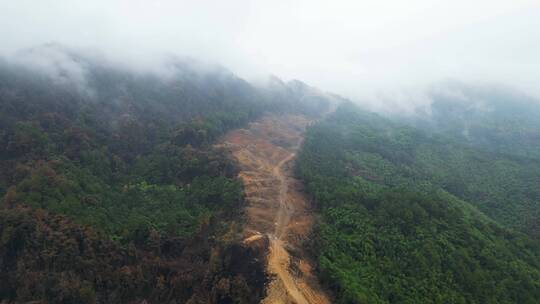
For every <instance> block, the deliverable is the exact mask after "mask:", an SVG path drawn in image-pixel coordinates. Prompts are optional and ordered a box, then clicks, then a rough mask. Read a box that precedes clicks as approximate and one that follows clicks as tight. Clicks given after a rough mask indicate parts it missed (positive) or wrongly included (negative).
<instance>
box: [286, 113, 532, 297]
mask: <svg viewBox="0 0 540 304" xmlns="http://www.w3.org/2000/svg"><path fill="white" fill-rule="evenodd" d="M296 172H297V175H298V177H299V178H301V179H302V180H303V181H304V182H305V185H306V191H307V192H308V193H309V194H310V195H311V196H312V197H313V199H314V200H315V202H316V204H317V205H318V210H319V212H320V213H321V220H320V223H319V226H318V229H317V230H316V231H315V233H314V241H313V244H312V246H313V248H314V251H313V252H314V254H316V255H317V256H318V262H319V268H320V269H319V270H320V273H321V276H322V279H323V280H324V282H325V283H326V285H327V286H328V287H330V288H331V289H333V290H334V291H335V292H336V294H337V298H338V301H339V302H340V303H536V302H537V299H538V298H539V297H540V243H539V242H538V235H539V233H538V231H539V230H538V222H537V221H538V218H539V217H538V215H539V210H540V192H539V188H538V184H539V182H540V162H538V161H536V160H534V159H531V158H528V157H520V156H517V155H509V154H508V153H503V152H501V153H496V152H494V151H493V150H492V151H490V152H488V151H486V149H483V148H478V149H475V148H473V146H471V145H469V144H465V143H463V142H461V141H459V140H457V139H456V138H454V137H450V136H444V135H441V133H432V132H430V133H427V132H425V131H421V130H419V129H415V128H413V127H407V126H406V125H403V124H398V123H394V122H392V121H390V120H388V119H384V118H382V117H381V116H378V115H376V114H372V113H368V112H365V111H362V110H360V109H359V108H357V107H355V106H353V105H351V104H345V105H342V106H340V107H339V108H338V110H337V111H336V112H335V113H333V114H331V115H329V116H328V117H327V118H326V119H324V120H323V121H321V122H320V123H318V124H316V125H314V126H312V127H311V128H310V129H309V130H308V132H307V134H306V139H305V142H304V147H303V150H302V152H301V153H300V155H299V158H298V161H297V164H296ZM520 231H522V232H520ZM525 233H526V234H525Z"/></svg>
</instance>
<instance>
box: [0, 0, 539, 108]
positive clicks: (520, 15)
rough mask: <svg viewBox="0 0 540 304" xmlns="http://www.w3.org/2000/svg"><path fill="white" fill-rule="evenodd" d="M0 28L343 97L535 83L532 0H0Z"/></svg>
mask: <svg viewBox="0 0 540 304" xmlns="http://www.w3.org/2000/svg"><path fill="white" fill-rule="evenodd" d="M0 39H1V40H0V41H1V42H0V52H2V53H11V52H13V51H14V50H16V49H20V48H25V47H31V46H35V45H39V44H42V43H46V42H59V43H62V44H66V45H68V46H73V47H82V48H92V49H98V50H101V51H103V52H105V53H106V54H109V55H110V56H114V57H117V58H122V59H124V60H127V61H129V62H132V63H133V64H141V63H142V64H145V63H146V64H148V63H152V62H153V61H154V60H155V59H156V58H157V57H156V56H153V54H157V53H176V54H179V55H183V56H191V57H195V58H199V59H203V60H208V61H212V62H217V63H220V64H222V65H224V66H226V67H228V68H230V69H231V70H233V72H235V73H236V74H238V75H240V76H241V77H245V78H248V79H250V78H252V77H254V76H260V75H263V74H266V73H272V74H275V75H277V76H279V77H282V78H284V79H291V78H298V79H301V80H303V81H305V82H307V83H309V84H312V85H315V86H318V87H320V88H322V89H324V90H328V91H333V92H336V93H340V94H343V95H345V96H348V97H352V98H360V97H364V96H366V95H369V94H373V93H374V92H379V91H382V92H391V91H394V90H399V89H401V88H411V87H421V86H424V85H427V84H430V83H432V82H437V81H440V80H444V79H449V78H450V79H457V80H463V81H480V82H500V83H504V84H508V85H513V86H517V87H519V88H521V89H524V90H527V91H528V92H534V93H540V86H539V85H538V82H539V81H540V1H538V0H530V1H529V0H504V1H503V0H446V1H439V0H408V1H403V0H393V1H389V0H386V1H385V0H356V1H315V0H310V1H291V0H289V1H281V0H273V1H262V0H261V1H234V0H221V1H204V0H198V1H195V0H194V1H156V0H154V1H150V0H148V1H137V0H130V1H127V0H126V1H113V0H92V1H88V0H84V1H76V0H57V1H52V0H0ZM537 87H539V88H538V89H537Z"/></svg>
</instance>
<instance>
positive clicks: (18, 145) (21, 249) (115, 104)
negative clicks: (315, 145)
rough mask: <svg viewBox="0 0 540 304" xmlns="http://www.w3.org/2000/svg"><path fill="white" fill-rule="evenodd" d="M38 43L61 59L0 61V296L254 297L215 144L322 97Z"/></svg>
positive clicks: (231, 177)
mask: <svg viewBox="0 0 540 304" xmlns="http://www.w3.org/2000/svg"><path fill="white" fill-rule="evenodd" d="M45 49H46V51H47V52H46V54H48V53H50V52H53V53H55V57H54V58H61V60H60V61H58V60H57V61H54V60H53V64H51V65H50V66H47V67H46V68H44V69H43V68H39V66H38V67H35V66H28V65H24V64H19V63H12V62H0V63H1V64H0V197H2V202H1V203H2V209H1V210H0V235H1V239H0V267H1V268H0V301H1V300H9V301H18V302H26V301H32V300H45V301H47V302H50V303H94V302H98V303H120V302H129V301H136V300H138V301H140V300H143V299H146V300H149V301H151V302H159V303H185V302H188V301H190V303H218V302H219V303H232V302H238V303H253V302H256V301H257V299H259V298H260V297H261V296H262V293H263V287H264V283H265V281H266V277H265V274H264V269H263V265H262V264H261V263H260V262H259V263H255V264H253V265H252V264H250V263H245V259H247V260H249V261H256V258H258V257H257V253H255V252H250V251H249V249H245V248H244V249H242V248H241V246H239V245H238V244H236V243H235V242H236V239H235V237H236V234H237V232H238V230H239V229H240V225H241V223H239V222H238V221H239V219H241V214H240V213H239V212H240V211H239V210H242V208H241V206H242V204H243V194H242V187H241V184H240V182H239V181H238V180H237V178H236V176H237V171H236V169H235V167H234V164H232V163H231V161H229V160H228V159H227V157H226V156H225V154H224V151H222V150H220V149H219V148H216V147H215V146H214V143H215V141H216V140H217V139H218V138H219V136H220V135H222V134H224V133H225V132H226V131H227V130H229V129H231V128H237V127H241V126H242V125H244V124H246V123H247V122H249V121H251V120H253V119H255V118H257V117H258V116H260V115H262V114H263V113H265V112H267V111H272V112H280V111H287V112H297V111H303V112H304V113H307V114H309V113H316V112H320V109H321V108H322V107H324V106H325V105H326V103H327V102H328V101H327V100H324V99H317V98H315V97H311V96H308V95H309V94H310V93H309V92H308V91H311V88H309V87H308V86H307V85H305V84H302V83H296V82H295V83H290V84H288V83H283V82H281V81H279V80H273V82H274V84H273V86H272V87H270V88H258V87H254V86H252V85H250V84H248V83H247V82H245V81H243V80H241V79H239V78H237V77H236V76H234V75H233V74H231V73H230V72H228V71H226V70H225V69H223V68H220V67H204V68H203V67H201V66H200V65H199V64H197V63H195V62H189V61H182V60H171V62H169V63H168V64H167V69H168V70H167V75H166V76H163V75H160V74H159V73H151V72H145V73H143V72H140V71H139V72H137V71H132V70H129V69H127V68H124V67H122V66H120V65H115V64H113V63H111V62H107V61H105V60H102V59H98V58H95V57H92V56H83V55H81V54H78V53H76V52H73V51H70V50H67V49H64V48H62V47H61V46H57V45H49V46H45ZM40 51H42V50H39V49H38V50H31V51H30V52H40ZM43 56H44V55H43V54H41V53H40V54H38V57H39V58H42V57H43ZM260 260H262V259H260ZM239 261H241V262H242V265H237V263H239ZM174 301H176V302H174Z"/></svg>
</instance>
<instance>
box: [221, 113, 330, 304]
mask: <svg viewBox="0 0 540 304" xmlns="http://www.w3.org/2000/svg"><path fill="white" fill-rule="evenodd" d="M309 123H310V120H308V119H307V118H305V117H304V116H298V115H281V116H277V115H267V116H265V117H263V118H262V119H260V120H259V121H257V122H254V123H251V124H250V125H249V127H248V128H247V129H239V130H235V131H232V132H230V133H229V134H227V136H226V137H225V139H224V144H225V146H227V147H228V148H229V149H230V151H231V153H232V155H233V156H234V158H235V159H236V160H237V162H238V163H239V166H240V169H241V171H240V178H241V179H242V180H243V182H244V185H245V190H246V198H247V201H248V204H247V207H246V214H247V224H246V225H245V229H244V232H243V233H244V236H243V237H244V243H245V244H246V245H249V244H251V243H253V244H255V243H258V242H260V241H262V240H268V241H269V246H268V255H267V272H268V273H269V274H271V275H272V276H273V279H272V281H271V283H270V284H269V286H268V287H267V297H266V298H265V299H264V300H263V303H329V301H328V298H327V296H326V295H325V294H324V293H323V292H322V291H321V288H320V286H319V285H318V283H317V280H316V278H315V276H314V275H313V273H312V266H311V263H310V262H309V260H308V259H307V258H306V256H305V254H304V251H303V250H302V248H301V243H302V240H303V239H304V238H305V237H307V235H308V233H309V231H310V229H311V226H312V222H313V218H312V215H311V211H310V206H309V204H308V202H307V200H306V199H305V197H304V196H303V194H302V185H301V183H300V182H299V181H298V180H296V179H294V178H293V177H292V172H291V171H292V169H291V168H292V162H293V161H294V158H295V156H296V151H297V150H298V148H299V147H300V144H301V143H302V139H303V137H302V135H303V132H304V130H305V128H306V126H307V125H308V124H309Z"/></svg>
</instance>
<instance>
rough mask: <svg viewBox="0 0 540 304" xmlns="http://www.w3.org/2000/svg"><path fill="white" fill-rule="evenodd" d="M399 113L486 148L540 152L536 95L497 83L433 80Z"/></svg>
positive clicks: (427, 127)
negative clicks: (419, 100) (410, 108)
mask: <svg viewBox="0 0 540 304" xmlns="http://www.w3.org/2000/svg"><path fill="white" fill-rule="evenodd" d="M428 97H429V99H431V102H430V103H429V104H427V105H424V106H419V107H417V108H416V109H415V112H414V113H413V114H412V115H411V114H409V115H401V119H403V120H404V121H405V122H407V123H410V124H412V125H414V126H416V127H419V128H421V129H423V130H426V131H428V132H430V133H441V134H444V135H445V136H449V137H452V138H453V139H455V140H458V141H461V142H464V143H467V144H469V145H471V146H474V147H477V148H481V149H483V150H487V151H490V152H496V153H504V154H510V155H518V156H526V157H531V158H540V100H538V99H537V98H534V97H531V96H528V95H526V94H524V93H521V92H519V91H516V90H512V89H510V88H505V87H501V86H488V85H484V86H472V85H465V84H463V83H459V82H453V83H446V84H441V85H439V86H436V87H435V88H433V89H432V90H431V91H430V92H429V93H428Z"/></svg>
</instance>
